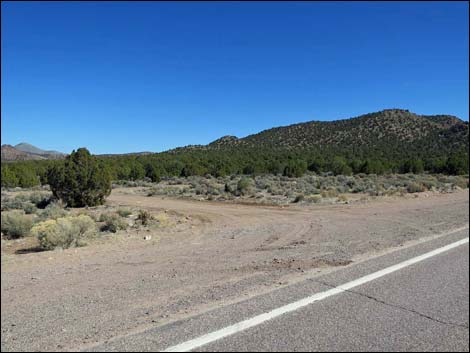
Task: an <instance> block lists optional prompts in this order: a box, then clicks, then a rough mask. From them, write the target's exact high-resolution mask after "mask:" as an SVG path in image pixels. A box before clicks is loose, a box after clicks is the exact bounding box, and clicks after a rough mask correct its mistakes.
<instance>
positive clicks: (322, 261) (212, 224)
mask: <svg viewBox="0 0 470 353" xmlns="http://www.w3.org/2000/svg"><path fill="white" fill-rule="evenodd" d="M109 203H110V204H114V205H117V204H119V205H127V206H138V207H140V208H146V209H149V210H150V211H152V212H162V211H165V210H166V211H167V213H168V214H173V215H177V216H178V219H183V220H184V221H177V222H176V223H175V224H174V226H173V227H168V228H167V229H166V230H155V231H154V233H152V240H150V241H146V240H143V239H142V236H141V235H143V234H139V235H137V236H133V237H127V238H122V237H121V238H119V237H116V238H115V239H110V240H109V241H105V242H101V243H95V244H93V245H91V246H88V247H84V248H78V249H69V250H65V251H53V252H38V253H34V252H32V253H27V254H12V251H9V247H8V246H5V247H4V246H3V245H2V269H1V271H2V280H1V291H2V304H1V310H2V315H1V322H2V342H1V346H2V351H3V350H5V351H13V350H16V351H18V350H28V351H31V350H41V351H44V350H48V351H55V350H77V349H80V348H84V347H88V346H90V345H93V344H96V343H97V342H103V341H106V340H107V339H110V338H113V337H116V336H120V335H125V334H128V333H130V332H138V331H142V330H145V329H146V328H149V327H152V326H156V325H161V324H164V323H167V322H170V321H173V320H176V319H179V318H181V317H185V316H189V315H193V314H195V313H199V312H202V311H205V310H208V309H211V308H213V307H216V306H219V305H226V304H228V303H232V302H236V301H239V300H243V299H246V298H248V297H250V296H254V295H257V294H260V293H263V292H267V291H270V290H273V289H275V288H279V287H280V286H284V285H287V284H290V283H293V282H295V281H299V280H302V279H304V278H307V277H312V276H315V275H318V273H320V272H321V273H324V272H326V271H332V270H334V269H335V268H338V266H347V265H349V264H351V263H355V262H358V261H361V260H364V259H365V258H369V257H372V256H376V255H378V254H381V253H384V252H386V251H390V250H392V249H394V248H396V247H399V246H406V245H408V244H411V243H413V242H417V241H421V240H425V239H427V238H429V237H431V236H436V235H445V234H446V232H449V231H451V230H453V229H458V228H463V227H468V219H469V210H468V206H469V194H468V190H464V191H460V192H456V193H452V194H424V193H423V194H420V195H419V197H416V198H415V197H412V198H390V199H387V198H382V199H378V200H374V201H371V202H367V203H357V204H349V205H335V206H312V207H295V206H291V207H287V208H282V207H265V206H249V205H237V204H226V203H211V202H197V201H186V200H173V199H162V198H157V197H145V196H142V195H129V194H126V193H125V190H123V189H116V190H114V191H113V194H112V195H111V196H110V198H109ZM10 250H11V249H10Z"/></svg>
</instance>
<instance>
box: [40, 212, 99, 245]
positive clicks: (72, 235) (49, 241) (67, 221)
mask: <svg viewBox="0 0 470 353" xmlns="http://www.w3.org/2000/svg"><path fill="white" fill-rule="evenodd" d="M95 232H96V225H95V222H94V221H93V219H91V217H89V216H86V215H79V216H76V217H64V218H58V219H57V220H54V219H50V220H47V221H44V222H41V223H38V224H36V225H35V226H34V227H33V228H32V229H31V233H32V234H33V235H34V236H36V237H37V238H38V240H39V244H40V246H41V247H42V248H43V249H45V250H51V249H55V248H62V249H67V248H69V247H76V246H82V245H84V240H85V239H86V238H89V237H91V236H93V235H94V234H95Z"/></svg>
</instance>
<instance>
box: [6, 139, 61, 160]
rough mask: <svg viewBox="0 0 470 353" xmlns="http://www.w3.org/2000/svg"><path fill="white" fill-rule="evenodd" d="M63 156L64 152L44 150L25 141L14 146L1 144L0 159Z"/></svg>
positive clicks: (56, 157)
mask: <svg viewBox="0 0 470 353" xmlns="http://www.w3.org/2000/svg"><path fill="white" fill-rule="evenodd" d="M65 156H66V154H65V153H62V152H57V151H45V150H42V149H40V148H38V147H36V146H33V145H31V144H30V143H27V142H21V143H19V144H17V145H15V146H11V145H2V161H17V160H30V159H32V160H39V159H61V158H64V157H65Z"/></svg>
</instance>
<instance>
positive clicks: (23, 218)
mask: <svg viewBox="0 0 470 353" xmlns="http://www.w3.org/2000/svg"><path fill="white" fill-rule="evenodd" d="M1 218H2V227H1V229H2V233H3V234H5V236H6V237H7V238H9V239H18V238H22V237H26V236H28V235H29V234H30V230H31V227H32V225H33V219H32V217H31V216H27V215H25V214H24V212H23V211H18V210H15V211H11V212H8V213H5V214H3V213H2V216H1Z"/></svg>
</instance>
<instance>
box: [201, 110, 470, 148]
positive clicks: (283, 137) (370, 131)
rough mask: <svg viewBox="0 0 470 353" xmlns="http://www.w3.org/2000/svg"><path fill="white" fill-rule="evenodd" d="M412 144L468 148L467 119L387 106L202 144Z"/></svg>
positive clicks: (230, 145) (408, 145) (276, 145)
mask: <svg viewBox="0 0 470 353" xmlns="http://www.w3.org/2000/svg"><path fill="white" fill-rule="evenodd" d="M413 145H416V147H422V146H427V147H429V148H431V150H432V151H435V150H437V149H441V148H443V149H444V150H445V151H449V150H450V149H453V148H459V147H460V148H465V147H466V148H467V149H468V123H467V122H464V121H462V120H460V119H459V118H457V117H454V116H449V115H434V116H425V115H417V114H414V113H411V112H409V111H407V110H401V109H387V110H383V111H380V112H376V113H370V114H366V115H362V116H359V117H356V118H351V119H344V120H336V121H311V122H307V123H300V124H294V125H289V126H283V127H276V128H272V129H268V130H265V131H262V132H260V133H258V134H254V135H250V136H247V137H245V138H242V139H237V138H235V137H229V138H222V139H219V140H216V141H214V142H212V143H211V144H209V145H207V146H204V147H202V146H201V147H202V148H209V149H212V148H216V149H220V148H232V147H251V148H263V147H269V148H275V149H292V148H302V149H304V148H315V149H321V150H329V149H334V150H337V149H341V150H347V149H352V148H354V149H355V150H364V149H369V150H370V151H372V150H377V149H379V150H381V149H384V151H383V152H384V155H385V154H386V153H385V152H386V151H385V149H390V148H392V147H396V148H399V149H403V147H404V146H407V147H410V146H413ZM412 150H416V148H412ZM365 152H367V151H365ZM423 152H425V153H429V152H430V151H429V149H428V150H426V151H423Z"/></svg>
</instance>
